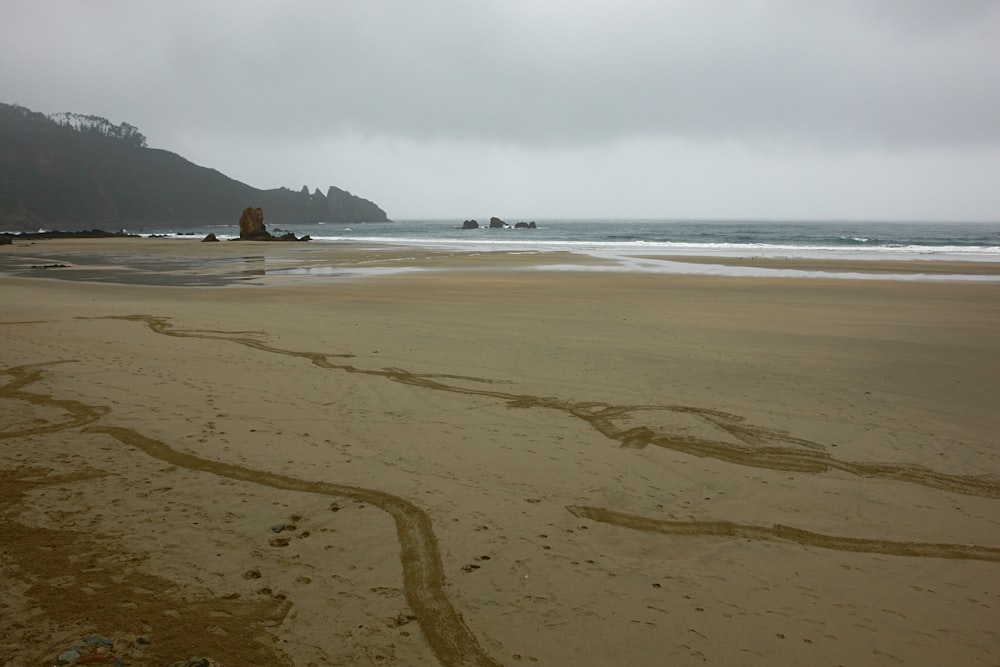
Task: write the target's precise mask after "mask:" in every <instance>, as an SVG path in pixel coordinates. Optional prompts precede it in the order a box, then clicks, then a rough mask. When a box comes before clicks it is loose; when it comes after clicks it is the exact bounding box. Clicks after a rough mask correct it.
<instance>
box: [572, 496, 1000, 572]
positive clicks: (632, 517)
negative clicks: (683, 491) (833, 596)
mask: <svg viewBox="0 0 1000 667" xmlns="http://www.w3.org/2000/svg"><path fill="white" fill-rule="evenodd" d="M566 509H568V510H569V511H570V513H572V514H573V515H574V516H578V517H580V518H581V519H590V520H592V521H599V522H600V523H608V524H611V525H613V526H619V527H621V528H630V529H632V530H641V531H643V532H647V533H663V534H664V535H694V536H709V537H732V538H742V539H747V540H763V541H769V542H794V543H796V544H801V545H803V546H809V547H819V548H821V549H833V550H836V551H852V552H855V553H869V554H886V555H889V556H910V557H914V558H950V559H954V560H981V561H987V562H990V563H1000V549H998V548H996V547H983V546H979V545H975V544H948V543H941V542H902V541H894V540H875V539H866V538H861V537H843V536H841V535H827V534H825V533H815V532H813V531H810V530H803V529H801V528H793V527H792V526H785V525H782V524H780V523H776V524H774V525H771V526H757V525H753V524H746V523H733V522H731V521H666V520H662V519H652V518H649V517H644V516H640V515H638V514H626V513H624V512H615V511H613V510H609V509H605V508H603V507H588V506H582V505H569V506H567V507H566Z"/></svg>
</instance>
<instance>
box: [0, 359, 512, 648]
mask: <svg viewBox="0 0 1000 667" xmlns="http://www.w3.org/2000/svg"><path fill="white" fill-rule="evenodd" d="M54 363H61V362H54ZM43 365H45V364H37V365H31V366H17V367H14V368H8V369H3V370H0V374H3V375H9V376H12V377H13V378H14V379H13V380H12V381H10V382H8V383H6V384H5V385H4V386H2V387H0V398H6V399H12V400H20V401H25V402H28V403H31V404H32V405H36V406H42V407H57V408H61V409H63V410H65V411H66V412H67V413H68V414H69V415H70V418H69V419H67V420H66V421H64V422H60V423H56V424H48V425H46V426H35V427H27V428H24V429H20V430H14V431H8V432H3V433H0V438H14V437H22V436H27V435H33V434H38V433H51V432H56V431H63V430H67V429H70V428H74V427H79V426H83V425H86V424H92V423H93V422H95V421H97V420H98V419H100V418H101V417H102V416H104V415H105V414H107V413H108V412H110V410H109V408H107V407H104V406H92V405H87V404H85V403H82V402H80V401H76V400H66V399H58V398H55V397H54V396H50V395H47V394H41V393H35V392H28V391H25V390H24V387H26V386H28V385H30V384H32V383H34V382H37V381H38V380H40V379H41V377H42V369H41V366H43ZM83 431H84V432H86V433H100V434H104V435H108V436H111V437H112V438H115V439H116V440H118V441H119V442H121V443H123V444H125V445H129V446H132V447H135V448H137V449H139V450H140V451H142V452H143V453H145V454H146V455H148V456H150V457H152V458H155V459H158V460H160V461H164V462H166V463H169V464H171V465H175V466H178V467H181V468H186V469H188V470H193V471H197V472H204V473H208V474H212V475H217V476H219V477H227V478H229V479H235V480H239V481H243V482H250V483H253V484H259V485H261V486H268V487H271V488H275V489H282V490H286V491H299V492H302V493H318V494H323V495H329V496H338V497H344V498H351V499H356V500H361V501H364V502H365V503H368V504H371V505H374V506H375V507H378V508H379V509H381V510H382V511H384V512H386V513H388V514H389V515H390V516H391V517H392V519H393V521H394V522H395V525H396V535H397V537H398V539H399V546H400V561H401V562H402V566H403V593H404V595H405V597H406V602H407V604H408V605H409V606H410V608H411V609H412V610H413V613H414V615H415V616H416V617H417V622H418V623H419V624H420V628H421V630H422V631H423V634H424V637H425V638H426V640H427V643H428V644H429V645H430V648H431V651H432V652H433V654H434V656H435V657H436V658H437V659H438V661H439V662H440V663H441V664H442V665H446V666H449V667H451V666H454V667H492V666H498V665H499V664H500V663H498V662H497V661H495V660H494V659H493V658H491V657H490V656H489V655H487V654H486V653H485V652H484V651H483V649H482V648H481V647H480V646H479V643H478V642H477V641H476V638H475V636H474V635H473V634H472V632H471V631H470V630H469V628H468V626H466V625H465V621H464V620H463V619H462V616H461V615H460V614H459V613H458V612H457V611H456V610H455V608H454V607H453V606H452V604H451V601H450V600H449V599H448V596H447V595H446V594H445V585H446V579H445V575H444V569H443V566H442V564H441V554H440V550H439V549H438V543H437V537H436V536H435V535H434V529H433V526H432V525H431V520H430V517H428V516H427V513H426V512H424V511H423V510H422V509H420V508H419V507H417V506H416V505H414V504H413V503H411V502H410V501H408V500H405V499H403V498H400V497H399V496H395V495H392V494H390V493H385V492H383V491H376V490H373V489H365V488H362V487H356V486H347V485H344V484H333V483H329V482H310V481H306V480H301V479H297V478H294V477H288V476H286V475H279V474H276V473H269V472H264V471H259V470H252V469H250V468H245V467H243V466H238V465H233V464H229V463H222V462H220V461H211V460H207V459H201V458H198V457H197V456H195V455H193V454H186V453H184V452H181V451H178V450H176V449H173V448H172V447H170V446H168V445H167V444H166V443H163V442H160V441H159V440H154V439H153V438H148V437H146V436H144V435H142V434H140V433H138V432H136V431H134V430H132V429H129V428H122V427H117V426H100V425H94V426H86V427H85V428H83Z"/></svg>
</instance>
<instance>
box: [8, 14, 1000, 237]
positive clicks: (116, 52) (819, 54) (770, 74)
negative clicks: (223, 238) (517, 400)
mask: <svg viewBox="0 0 1000 667" xmlns="http://www.w3.org/2000/svg"><path fill="white" fill-rule="evenodd" d="M0 101H3V102H8V103H18V104H22V105H24V106H27V107H29V108H31V109H33V110H35V111H41V112H44V113H54V112H59V111H75V112H79V113H89V114H96V115H99V116H105V117H107V118H109V119H111V120H112V121H114V122H116V123H117V122H121V121H127V122H129V123H132V124H133V125H136V126H138V127H139V129H140V130H141V131H142V132H143V133H144V134H145V135H146V136H147V137H148V140H149V145H150V146H151V147H155V148H163V149H167V150H170V151H174V152H177V153H180V154H181V155H183V156H185V157H187V158H188V159H190V160H192V161H194V162H196V163H198V164H202V165H205V166H210V167H214V168H216V169H219V170H220V171H222V172H223V173H225V174H227V175H229V176H232V177H233V178H236V179H238V180H241V181H244V182H246V183H249V184H251V185H253V186H255V187H261V188H269V187H277V186H282V185H284V186H288V187H292V188H294V189H299V188H301V187H302V185H304V184H306V185H308V186H309V187H310V189H313V188H317V187H319V188H320V189H321V190H323V191H324V192H325V191H326V188H327V186H329V185H337V186H338V187H341V188H344V189H347V190H350V191H351V192H353V193H355V194H358V195H361V196H363V197H366V198H368V199H371V200H373V201H375V202H376V203H378V204H379V205H380V206H382V208H384V209H386V211H387V212H388V213H389V215H390V217H393V218H396V219H407V218H421V217H450V218H459V219H461V218H466V217H478V218H487V217H489V216H490V215H499V216H500V217H505V218H519V217H522V218H539V219H542V218H553V217H564V218H572V217H587V218H591V217H593V218H604V217H613V218H635V217H655V218H688V219H690V218H697V219H702V218H704V219H708V218H737V219H747V218H751V219H761V218H763V219H850V220H866V219H867V220H884V219H901V220H912V219H921V220H925V219H926V220H987V221H1000V2H994V1H993V0H831V1H829V2H825V1H819V0H808V1H807V0H786V1H781V0H746V1H745V2H741V1H739V0H727V1H722V0H691V1H683V2H682V1H676V2H675V1H667V0H658V1H649V2H644V1H639V0H573V1H570V0H565V1H564V0H552V1H546V0H503V1H500V0H497V1H495V2H494V1H475V2H473V1H463V0H420V1H419V2H416V1H413V0H381V1H380V0H358V1H356V2H348V1H347V0H331V1H323V2H320V1H316V2H294V1H293V2H289V1H287V0H285V1H281V2H278V1H277V0H275V1H274V2H260V1H251V0H239V1H235V0H234V1H232V2H223V1H218V0H213V1H210V2H209V1H206V0H192V1H188V0H170V1H163V2H154V1H153V0H149V1H140V0H90V1H88V2H81V1H78V0H62V1H57V0H4V2H3V6H2V8H0Z"/></svg>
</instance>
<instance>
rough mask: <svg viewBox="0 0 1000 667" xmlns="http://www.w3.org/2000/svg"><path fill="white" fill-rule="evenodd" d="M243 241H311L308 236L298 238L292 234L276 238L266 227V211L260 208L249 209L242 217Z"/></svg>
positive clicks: (288, 233)
mask: <svg viewBox="0 0 1000 667" xmlns="http://www.w3.org/2000/svg"><path fill="white" fill-rule="evenodd" d="M240 240H241V241H309V240H311V239H310V237H308V236H303V237H302V238H298V237H297V236H295V234H293V233H292V232H286V233H285V234H282V235H281V236H274V235H272V234H271V232H269V231H267V228H266V227H265V226H264V211H263V209H261V208H260V207H257V208H252V207H247V208H245V209H243V215H241V216H240Z"/></svg>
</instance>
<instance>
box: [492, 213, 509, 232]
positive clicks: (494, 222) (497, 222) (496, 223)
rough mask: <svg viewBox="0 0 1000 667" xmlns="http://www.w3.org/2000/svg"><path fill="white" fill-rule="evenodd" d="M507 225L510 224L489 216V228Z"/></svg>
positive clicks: (502, 227)
mask: <svg viewBox="0 0 1000 667" xmlns="http://www.w3.org/2000/svg"><path fill="white" fill-rule="evenodd" d="M509 226H510V225H508V224H507V223H506V222H504V221H503V220H501V219H500V218H498V217H496V216H493V217H492V218H490V229H504V228H506V227H509Z"/></svg>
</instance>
